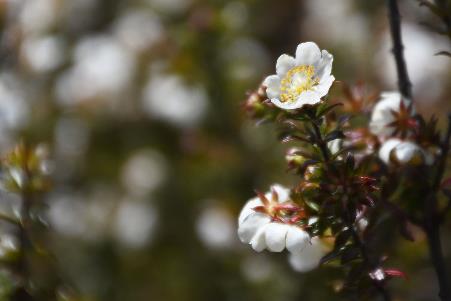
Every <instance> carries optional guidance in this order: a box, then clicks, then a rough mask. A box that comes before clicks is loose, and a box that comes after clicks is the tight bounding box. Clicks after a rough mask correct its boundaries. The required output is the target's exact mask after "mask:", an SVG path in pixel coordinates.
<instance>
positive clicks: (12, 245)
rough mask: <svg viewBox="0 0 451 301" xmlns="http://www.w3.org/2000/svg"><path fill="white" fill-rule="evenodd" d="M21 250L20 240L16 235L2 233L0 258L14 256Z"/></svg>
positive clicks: (0, 236) (0, 237)
mask: <svg viewBox="0 0 451 301" xmlns="http://www.w3.org/2000/svg"><path fill="white" fill-rule="evenodd" d="M18 251H19V241H18V239H17V237H16V236H14V235H12V234H9V233H3V234H0V259H3V260H4V259H5V257H9V256H14V254H15V253H16V252H18Z"/></svg>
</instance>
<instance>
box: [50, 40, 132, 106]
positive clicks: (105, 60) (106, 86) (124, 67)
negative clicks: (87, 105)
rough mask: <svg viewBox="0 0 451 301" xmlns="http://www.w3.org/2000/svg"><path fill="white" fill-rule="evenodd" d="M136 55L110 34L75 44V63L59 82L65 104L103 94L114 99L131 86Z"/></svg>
mask: <svg viewBox="0 0 451 301" xmlns="http://www.w3.org/2000/svg"><path fill="white" fill-rule="evenodd" d="M134 70H135V58H134V56H133V55H132V53H130V52H129V51H128V50H127V49H126V48H125V47H124V46H122V45H121V44H120V43H119V42H118V41H117V40H115V39H113V38H111V37H109V36H96V37H88V38H86V39H83V40H82V41H81V42H79V44H78V45H77V46H76V48H75V64H74V66H73V67H72V68H71V69H69V70H68V71H67V72H66V73H65V74H63V75H62V77H61V78H60V79H59V81H58V83H57V88H56V93H57V96H58V100H59V102H60V103H61V104H63V105H67V106H71V105H76V104H79V103H81V102H83V101H87V100H92V99H96V98H101V99H105V100H111V101H112V100H114V99H115V97H118V94H120V93H121V92H123V91H124V89H125V88H127V87H128V85H129V83H130V81H131V79H132V76H133V74H134Z"/></svg>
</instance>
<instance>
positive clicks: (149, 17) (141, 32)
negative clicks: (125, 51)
mask: <svg viewBox="0 0 451 301" xmlns="http://www.w3.org/2000/svg"><path fill="white" fill-rule="evenodd" d="M114 28H115V33H116V35H117V37H118V38H119V40H120V41H121V42H122V43H123V44H124V45H126V46H127V47H129V48H130V49H132V50H134V51H136V52H142V51H144V50H146V49H148V48H150V47H152V46H153V45H154V44H155V43H157V42H158V41H159V40H160V39H161V38H162V37H163V34H164V28H163V25H162V23H161V21H160V19H159V18H158V16H157V15H155V14H154V13H152V12H151V11H149V10H147V11H140V10H131V11H128V12H126V13H125V14H124V15H122V16H121V17H120V18H119V19H118V20H117V21H116V23H115V25H114Z"/></svg>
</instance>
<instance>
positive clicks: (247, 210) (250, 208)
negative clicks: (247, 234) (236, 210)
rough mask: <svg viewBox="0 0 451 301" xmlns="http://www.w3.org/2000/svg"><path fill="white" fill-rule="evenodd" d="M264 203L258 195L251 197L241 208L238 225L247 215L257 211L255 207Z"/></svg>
mask: <svg viewBox="0 0 451 301" xmlns="http://www.w3.org/2000/svg"><path fill="white" fill-rule="evenodd" d="M261 205H263V203H262V201H261V200H260V199H259V198H258V197H257V198H253V199H250V200H249V201H248V202H247V203H246V204H245V205H244V207H243V209H241V212H240V216H239V217H238V225H240V224H241V223H242V222H243V221H244V219H245V218H246V217H248V216H249V215H250V214H252V213H255V211H254V208H255V207H257V206H261Z"/></svg>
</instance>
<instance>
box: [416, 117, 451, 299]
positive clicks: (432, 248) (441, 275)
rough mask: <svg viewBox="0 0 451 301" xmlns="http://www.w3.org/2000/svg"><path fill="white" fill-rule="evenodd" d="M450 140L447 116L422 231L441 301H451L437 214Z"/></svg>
mask: <svg viewBox="0 0 451 301" xmlns="http://www.w3.org/2000/svg"><path fill="white" fill-rule="evenodd" d="M450 140H451V115H450V116H448V129H447V131H446V135H445V137H444V138H443V141H442V143H441V144H442V145H441V150H442V152H441V155H440V157H439V160H438V163H437V165H438V168H437V173H436V174H435V178H434V182H433V184H432V188H431V192H430V195H429V197H428V198H427V199H426V202H425V217H424V227H423V228H424V231H425V233H426V236H427V241H428V246H429V254H430V257H431V261H432V265H433V266H434V269H435V273H436V275H437V279H438V283H439V289H440V291H439V297H440V299H441V300H442V301H451V288H450V282H449V275H448V271H447V269H446V262H445V259H444V256H443V251H442V242H441V239H440V224H441V219H440V213H439V212H438V200H437V193H438V190H439V188H440V183H441V181H442V178H443V174H444V173H445V167H446V161H447V158H448V153H449V143H450Z"/></svg>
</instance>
